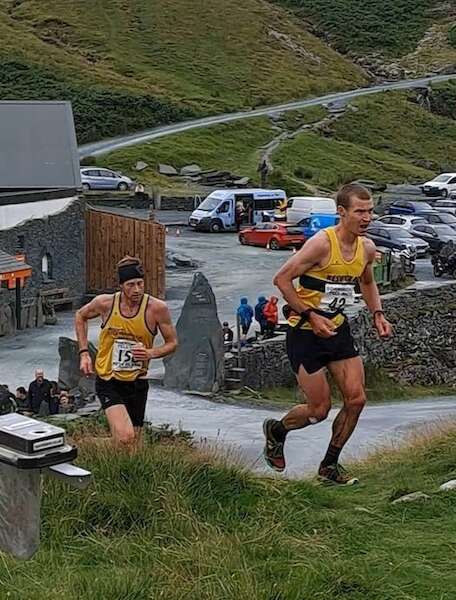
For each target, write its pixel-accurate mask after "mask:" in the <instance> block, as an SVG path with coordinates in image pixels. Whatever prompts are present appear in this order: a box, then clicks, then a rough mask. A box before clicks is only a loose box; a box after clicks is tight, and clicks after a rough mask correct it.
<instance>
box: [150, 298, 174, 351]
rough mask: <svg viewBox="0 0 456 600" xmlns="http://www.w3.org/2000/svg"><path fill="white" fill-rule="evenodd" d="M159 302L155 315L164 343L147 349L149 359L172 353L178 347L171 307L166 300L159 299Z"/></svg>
mask: <svg viewBox="0 0 456 600" xmlns="http://www.w3.org/2000/svg"><path fill="white" fill-rule="evenodd" d="M157 303H158V306H156V308H155V311H154V317H155V322H156V324H157V327H158V329H159V330H160V333H161V334H162V336H163V340H164V343H163V344H162V345H161V346H157V347H155V348H148V349H147V354H148V357H147V358H148V359H149V360H150V359H153V358H163V357H164V356H168V354H172V353H173V352H174V351H175V350H176V348H177V333H176V329H175V327H174V325H173V323H172V321H171V315H170V314H169V309H168V307H167V306H166V304H165V303H164V302H161V301H157Z"/></svg>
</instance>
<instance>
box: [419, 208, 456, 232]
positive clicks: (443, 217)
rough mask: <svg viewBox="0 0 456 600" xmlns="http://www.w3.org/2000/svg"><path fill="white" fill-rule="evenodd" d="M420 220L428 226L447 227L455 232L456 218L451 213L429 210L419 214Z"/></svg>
mask: <svg viewBox="0 0 456 600" xmlns="http://www.w3.org/2000/svg"><path fill="white" fill-rule="evenodd" d="M420 219H424V220H425V221H427V222H428V223H429V224H430V225H448V226H449V227H451V228H452V229H454V230H455V231H456V217H455V216H454V215H452V214H451V213H445V212H437V211H436V210H430V211H427V212H422V213H420Z"/></svg>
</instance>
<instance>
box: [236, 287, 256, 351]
mask: <svg viewBox="0 0 456 600" xmlns="http://www.w3.org/2000/svg"><path fill="white" fill-rule="evenodd" d="M237 314H238V317H239V323H240V325H241V333H242V336H243V338H244V341H245V338H246V337H247V334H248V332H249V329H250V325H251V324H252V319H253V308H252V307H251V306H250V304H249V301H248V299H247V298H245V297H244V298H241V303H240V305H239V306H238V309H237Z"/></svg>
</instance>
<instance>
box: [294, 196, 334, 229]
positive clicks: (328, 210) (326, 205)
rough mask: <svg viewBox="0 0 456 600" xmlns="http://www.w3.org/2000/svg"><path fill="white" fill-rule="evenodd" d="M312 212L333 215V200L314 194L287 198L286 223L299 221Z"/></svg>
mask: <svg viewBox="0 0 456 600" xmlns="http://www.w3.org/2000/svg"><path fill="white" fill-rule="evenodd" d="M313 213H319V214H322V213H324V214H326V215H335V214H336V213H337V210H336V202H335V200H333V199H332V198H318V197H316V196H295V197H293V198H290V199H289V200H288V208H287V223H293V224H294V223H299V221H302V219H305V218H306V217H309V216H310V215H311V214H313Z"/></svg>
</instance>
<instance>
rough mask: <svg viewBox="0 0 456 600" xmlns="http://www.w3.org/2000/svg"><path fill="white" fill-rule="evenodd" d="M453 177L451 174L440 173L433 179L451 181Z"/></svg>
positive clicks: (441, 181) (442, 181) (439, 181)
mask: <svg viewBox="0 0 456 600" xmlns="http://www.w3.org/2000/svg"><path fill="white" fill-rule="evenodd" d="M450 179H451V175H439V176H438V177H435V178H434V179H433V180H432V181H436V182H438V183H445V181H449V180H450Z"/></svg>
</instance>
